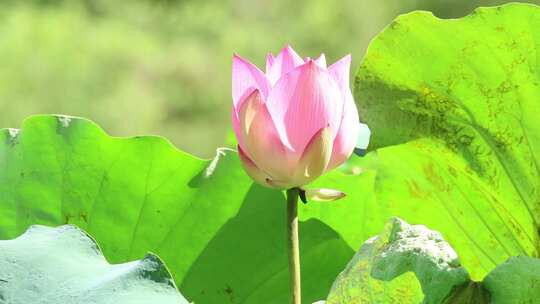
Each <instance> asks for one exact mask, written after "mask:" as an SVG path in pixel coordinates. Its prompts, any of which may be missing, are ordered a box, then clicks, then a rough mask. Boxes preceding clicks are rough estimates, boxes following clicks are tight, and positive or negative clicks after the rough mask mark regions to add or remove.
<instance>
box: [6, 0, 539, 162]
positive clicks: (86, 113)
mask: <svg viewBox="0 0 540 304" xmlns="http://www.w3.org/2000/svg"><path fill="white" fill-rule="evenodd" d="M505 2H509V1H473V0H446V1H442V0H416V1H415V0H378V1H377V0H365V1H362V0H343V1H330V0H297V1H291V0H257V1H250V0H230V1H227V0H209V1H202V0H199V1H198V0H177V1H175V0H161V1H160V0H136V1H120V0H117V1H115V0H65V1H61V0H48V1H45V0H42V1H37V0H35V1H25V0H12V1H9V0H1V1H0V128H1V127H19V126H20V124H21V121H22V120H23V119H24V118H25V117H27V116H29V115H32V114H40V113H59V114H69V115H76V116H83V117H87V118H90V119H92V120H94V121H96V122H97V123H98V124H100V125H101V126H102V127H103V128H104V129H105V130H106V131H107V132H108V133H109V134H112V135H116V136H131V135H146V134H155V135H162V136H165V137H167V138H169V139H170V140H171V141H172V142H173V143H174V144H175V145H176V146H177V147H179V148H181V149H183V150H185V151H188V152H191V153H193V154H196V155H198V156H201V157H211V156H213V155H214V152H215V149H216V147H218V146H222V145H224V144H225V141H226V138H227V136H228V134H230V127H229V119H230V114H229V111H230V107H231V93H230V87H231V85H230V65H231V56H232V53H233V52H237V53H239V54H240V55H242V56H243V57H246V58H248V59H249V60H251V61H252V62H254V63H256V64H258V65H259V66H261V67H262V64H263V62H264V58H265V55H266V53H267V52H269V51H272V52H274V53H275V52H277V51H279V49H281V47H282V46H283V45H284V44H286V43H290V44H292V45H293V47H294V48H295V49H296V50H297V51H298V52H299V53H300V54H301V55H302V56H311V57H315V56H317V55H318V54H319V53H320V52H324V53H325V54H326V55H327V59H328V62H329V63H331V62H333V61H335V60H337V59H339V58H341V57H342V56H343V55H345V54H347V53H352V54H353V71H354V70H355V69H356V68H357V67H358V65H359V63H360V61H361V59H362V56H363V54H364V52H365V50H366V47H367V45H368V43H369V41H370V40H371V39H372V38H373V37H374V36H375V35H376V34H377V33H378V32H379V31H381V30H382V29H383V28H384V26H385V25H386V24H388V23H389V22H390V21H391V20H392V19H393V18H395V17H396V16H397V15H399V14H402V13H406V12H410V11H413V10H418V9H421V10H430V11H432V12H434V14H435V15H437V16H439V17H443V18H455V17H461V16H464V15H466V14H468V13H469V12H470V11H471V10H473V9H474V8H475V7H478V6H491V5H497V4H502V3H505ZM528 2H531V3H536V4H540V1H528ZM456 34H459V33H456ZM448 39H452V37H448Z"/></svg>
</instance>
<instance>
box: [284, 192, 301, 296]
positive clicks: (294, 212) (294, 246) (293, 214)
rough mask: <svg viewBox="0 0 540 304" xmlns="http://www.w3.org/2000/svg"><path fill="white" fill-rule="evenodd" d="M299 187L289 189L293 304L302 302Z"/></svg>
mask: <svg viewBox="0 0 540 304" xmlns="http://www.w3.org/2000/svg"><path fill="white" fill-rule="evenodd" d="M298 195H299V190H298V188H292V189H289V190H287V242H288V251H289V292H290V294H291V303H292V304H301V288H300V246H299V242H298Z"/></svg>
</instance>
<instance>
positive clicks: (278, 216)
mask: <svg viewBox="0 0 540 304" xmlns="http://www.w3.org/2000/svg"><path fill="white" fill-rule="evenodd" d="M0 140H1V141H0V168H3V169H2V170H0V206H1V208H0V238H12V237H15V236H17V235H18V234H20V233H22V232H23V231H24V230H25V229H26V228H27V227H28V226H30V225H32V224H36V223H37V224H45V225H51V226H56V225H61V224H66V223H70V224H75V225H77V226H79V227H81V228H83V229H84V230H85V231H87V232H88V233H90V234H91V235H92V236H93V237H94V238H95V239H96V240H97V241H98V242H99V244H100V245H101V247H102V249H103V253H104V255H105V256H106V257H107V258H108V259H109V260H110V261H111V262H114V263H119V262H125V261H128V260H133V259H138V258H142V257H143V256H144V255H145V253H146V252H148V251H151V252H155V253H156V254H158V255H159V256H160V257H161V258H162V259H163V260H164V261H165V263H166V264H167V266H168V267H169V269H170V270H171V273H172V275H173V277H174V279H175V281H176V282H177V285H178V286H179V288H180V290H182V293H184V295H185V296H186V297H187V298H188V299H190V300H191V301H194V302H196V303H198V302H200V303H284V302H286V301H287V298H288V296H287V294H288V283H287V280H288V272H287V267H288V262H287V250H286V244H287V242H286V231H285V227H286V220H285V218H286V208H285V207H286V204H285V199H284V197H283V194H282V193H281V192H279V191H275V190H271V189H265V188H262V187H259V186H256V185H253V183H252V181H251V180H250V179H249V177H247V175H246V174H245V173H244V171H243V169H242V166H241V165H240V163H239V160H238V157H237V154H236V152H234V151H231V150H219V152H218V155H217V157H216V158H215V159H214V160H209V161H206V160H201V159H197V158H195V157H193V156H191V155H188V154H186V153H183V152H181V151H178V150H177V149H175V148H174V147H173V146H172V145H171V144H170V143H169V142H167V141H165V140H164V139H162V138H158V137H136V138H130V139H121V138H113V137H110V136H108V135H106V134H105V133H104V132H103V131H102V130H101V129H100V128H99V127H97V126H96V125H95V124H93V123H92V122H89V121H87V120H84V119H78V118H69V117H56V116H40V117H33V118H30V119H28V120H26V121H25V122H24V123H23V126H22V128H21V130H14V129H8V130H3V131H2V132H1V139H0ZM354 216H356V215H354V214H351V217H354ZM331 224H332V223H331V221H330V222H328V223H325V222H323V221H322V220H320V219H317V218H312V219H309V220H306V221H303V222H302V223H301V227H300V229H301V231H302V238H301V248H302V252H301V254H302V267H303V269H302V270H303V275H304V276H303V284H304V285H303V287H304V288H303V292H304V298H305V299H306V301H314V300H316V299H321V298H324V296H325V294H326V293H327V292H328V289H329V288H330V286H331V284H332V281H333V280H334V278H335V276H336V275H337V274H338V273H339V271H340V270H341V269H342V268H343V265H345V264H346V263H347V261H348V260H349V259H350V257H351V256H352V255H353V254H354V250H353V249H352V247H351V245H350V244H349V243H348V242H345V241H344V240H343V239H342V238H341V237H340V235H339V234H338V233H337V232H336V230H335V229H334V228H332V227H331ZM349 229H350V231H352V230H357V228H356V227H354V228H353V226H352V225H351V226H350V228H349ZM342 233H343V232H342ZM349 235H352V232H351V233H349ZM349 239H353V238H351V237H349ZM355 242H356V243H358V244H360V240H359V239H356V241H355ZM354 246H355V247H356V245H354Z"/></svg>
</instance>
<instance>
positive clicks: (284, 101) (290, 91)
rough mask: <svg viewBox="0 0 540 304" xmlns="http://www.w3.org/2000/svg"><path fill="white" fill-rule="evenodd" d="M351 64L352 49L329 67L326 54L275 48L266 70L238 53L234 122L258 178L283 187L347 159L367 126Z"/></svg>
mask: <svg viewBox="0 0 540 304" xmlns="http://www.w3.org/2000/svg"><path fill="white" fill-rule="evenodd" d="M350 64H351V56H350V55H347V56H345V57H344V58H343V59H341V60H339V61H337V62H336V63H334V64H333V65H331V66H329V67H327V66H326V60H325V57H324V54H323V55H321V56H320V57H319V58H317V59H315V60H312V59H310V58H306V59H305V60H302V58H301V57H300V56H298V54H297V53H296V52H295V51H294V50H293V49H292V48H291V47H290V46H286V47H285V48H284V49H283V50H282V51H281V52H280V53H279V54H278V55H277V56H276V57H274V56H273V55H272V54H269V55H268V57H267V59H266V73H263V72H262V71H261V70H259V69H258V68H257V67H256V66H254V65H253V64H251V63H250V62H248V61H247V60H245V59H243V58H241V57H240V56H237V55H234V58H233V66H232V95H233V110H232V121H233V127H234V132H235V133H236V137H237V139H238V152H239V154H240V159H241V161H242V163H243V165H244V168H245V170H246V172H247V173H248V175H249V176H250V177H251V178H252V179H253V180H255V181H256V182H258V183H259V184H261V185H264V186H267V187H271V188H276V189H289V188H293V187H300V186H303V185H305V184H308V183H310V182H312V181H313V180H315V179H316V178H317V177H319V176H320V175H322V174H323V173H324V172H326V171H328V170H331V169H333V168H335V167H337V166H339V165H340V164H342V163H343V162H344V161H345V160H347V158H348V157H349V156H350V155H351V153H352V151H353V150H354V148H355V144H356V143H357V139H358V136H359V134H360V128H365V129H367V126H366V125H363V124H361V123H360V122H359V120H358V111H357V109H356V105H355V103H354V100H353V96H352V94H351V90H350V88H349V69H350ZM362 133H363V134H364V136H365V134H366V132H362ZM367 136H369V134H368V135H367ZM362 141H366V139H362ZM364 148H365V147H364Z"/></svg>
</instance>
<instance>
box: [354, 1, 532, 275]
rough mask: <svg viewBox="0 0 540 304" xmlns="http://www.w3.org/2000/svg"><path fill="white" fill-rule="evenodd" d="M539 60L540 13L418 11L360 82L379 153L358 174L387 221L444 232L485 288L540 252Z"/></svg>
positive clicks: (359, 94)
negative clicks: (519, 258)
mask: <svg viewBox="0 0 540 304" xmlns="http://www.w3.org/2000/svg"><path fill="white" fill-rule="evenodd" d="M539 53H540V8H539V7H537V6H534V5H527V4H508V5H504V6H501V7H494V8H480V9H477V10H475V11H474V12H473V13H472V14H471V15H469V16H467V17H464V18H461V19H452V20H441V19H438V18H436V17H434V16H433V15H432V14H430V13H427V12H414V13H411V14H407V15H403V16H400V17H398V18H397V19H396V20H395V21H394V22H392V24H390V25H389V26H388V27H387V28H386V29H385V30H384V31H383V32H382V33H381V34H380V35H379V36H378V37H377V38H375V39H374V41H373V42H372V43H371V45H370V47H369V50H368V52H367V55H366V57H365V59H364V61H363V63H362V65H361V67H360V69H359V71H358V74H357V77H356V80H355V82H356V89H355V96H356V99H357V101H358V102H359V106H360V109H361V113H362V118H363V119H364V120H365V121H367V123H368V124H369V125H370V127H371V129H372V130H373V135H372V144H373V146H372V148H374V149H377V151H376V152H374V153H371V155H370V156H368V158H369V159H368V160H362V161H360V162H357V164H356V165H357V166H358V168H356V169H355V170H356V171H358V170H373V173H372V175H373V176H374V177H373V185H372V187H371V188H370V189H369V190H367V189H366V191H373V192H374V194H373V200H376V201H377V204H376V205H375V204H374V205H373V206H372V207H375V206H377V208H376V209H377V210H376V211H375V212H376V213H381V212H388V210H390V212H389V213H390V214H392V215H395V216H400V217H402V218H404V219H405V220H407V221H409V222H412V223H423V224H426V225H427V226H429V227H432V228H434V229H436V230H438V231H440V232H442V233H443V235H444V236H445V238H446V239H447V240H448V241H449V242H450V243H451V244H453V246H454V248H455V249H456V251H457V252H458V254H459V256H460V257H461V259H462V263H463V265H464V266H465V268H467V270H468V271H469V272H470V273H471V276H472V277H473V278H474V279H476V280H480V279H482V278H483V276H484V275H485V274H486V273H487V272H488V271H490V270H491V269H493V268H494V267H495V265H497V264H500V263H502V262H504V261H505V260H506V259H507V258H508V257H509V256H514V255H529V256H538V254H539V251H540V242H539V232H538V231H539V227H540V226H539V222H540V191H539V190H540V187H539V186H540V175H539V174H540V171H539V166H538V164H539V163H540V120H539V119H538V117H540V99H539V96H540V57H539V56H538V54H539ZM358 187H359V188H360V189H361V188H362V186H361V185H358ZM368 219H369V220H370V221H378V216H376V215H369V216H368ZM373 234H375V233H373Z"/></svg>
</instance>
